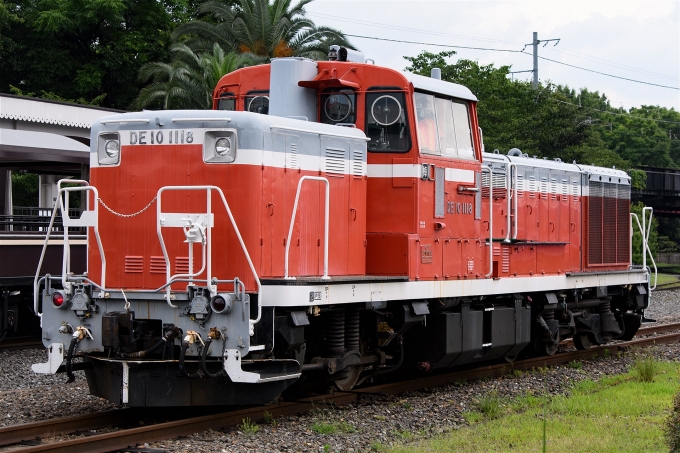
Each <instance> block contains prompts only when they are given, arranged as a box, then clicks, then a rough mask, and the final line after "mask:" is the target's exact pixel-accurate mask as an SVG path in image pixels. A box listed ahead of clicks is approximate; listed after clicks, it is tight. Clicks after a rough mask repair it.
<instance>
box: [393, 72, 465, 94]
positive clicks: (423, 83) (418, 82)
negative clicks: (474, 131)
mask: <svg viewBox="0 0 680 453" xmlns="http://www.w3.org/2000/svg"><path fill="white" fill-rule="evenodd" d="M400 73H401V74H402V75H403V76H404V77H406V79H408V81H409V82H411V83H412V84H413V87H414V88H415V89H416V90H423V91H429V92H431V93H439V94H443V95H446V96H451V97H454V98H458V99H465V100H466V101H477V97H476V96H475V95H474V94H472V91H470V90H469V89H468V88H467V87H464V86H463V85H458V84H457V83H451V82H445V81H443V80H439V79H433V78H431V77H425V76H421V75H418V74H413V73H411V72H403V71H400Z"/></svg>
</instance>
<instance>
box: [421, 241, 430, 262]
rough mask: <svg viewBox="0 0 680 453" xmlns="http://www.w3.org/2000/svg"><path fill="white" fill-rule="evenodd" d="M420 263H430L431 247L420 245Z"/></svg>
mask: <svg viewBox="0 0 680 453" xmlns="http://www.w3.org/2000/svg"><path fill="white" fill-rule="evenodd" d="M420 262H421V263H423V264H430V263H432V246H431V245H429V244H428V245H421V246H420Z"/></svg>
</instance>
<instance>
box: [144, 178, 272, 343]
mask: <svg viewBox="0 0 680 453" xmlns="http://www.w3.org/2000/svg"><path fill="white" fill-rule="evenodd" d="M171 190H173V191H182V190H205V191H206V197H207V203H206V204H207V206H206V207H207V211H208V212H207V213H206V214H207V215H208V225H207V227H206V243H207V278H206V280H207V282H209V283H210V292H211V295H215V294H216V293H217V285H213V284H212V276H211V273H212V242H211V241H210V230H211V228H212V226H211V222H210V216H211V215H212V206H211V204H212V197H211V194H212V191H213V190H214V191H216V192H217V193H218V194H219V195H220V198H221V199H222V204H223V205H224V208H225V209H226V211H227V215H228V216H229V220H230V221H231V225H232V227H233V228H234V232H235V233H236V237H237V238H238V241H239V244H240V245H241V249H242V250H243V253H244V255H245V256H246V260H247V261H248V266H249V267H250V271H251V272H252V273H253V277H255V283H256V284H257V293H258V297H259V298H260V299H259V300H258V304H257V318H255V319H251V320H250V327H251V334H252V330H253V326H254V325H255V324H257V323H258V322H260V319H262V284H261V283H260V277H259V276H258V275H257V271H256V270H255V266H254V265H253V261H252V260H251V259H250V254H249V253H248V249H247V248H246V244H245V242H243V237H242V236H241V232H240V231H239V229H238V225H236V220H234V216H233V214H232V212H231V208H230V207H229V203H227V199H226V197H225V196H224V192H222V189H220V188H219V187H217V186H165V187H161V188H160V189H158V193H157V194H156V196H157V197H158V205H157V206H156V232H157V233H158V239H159V240H160V243H161V249H162V250H163V256H164V257H165V260H166V277H168V279H169V277H170V266H169V257H168V252H167V249H166V248H165V241H164V240H163V234H162V232H161V228H162V225H161V222H160V218H161V214H162V213H163V211H162V210H161V205H162V203H161V199H162V194H163V192H165V191H171ZM205 255H206V254H205V253H204V256H205ZM166 283H167V282H166ZM170 294H171V289H170V286H169V285H168V286H167V303H168V305H170V306H171V307H174V308H176V306H175V305H173V304H172V302H171V298H170Z"/></svg>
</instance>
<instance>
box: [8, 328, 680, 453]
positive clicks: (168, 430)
mask: <svg viewBox="0 0 680 453" xmlns="http://www.w3.org/2000/svg"><path fill="white" fill-rule="evenodd" d="M668 332H673V333H668ZM654 334H657V335H656V336H652V335H654ZM638 335H639V336H644V337H643V338H638V339H634V340H632V341H627V342H621V343H616V344H609V345H606V346H599V347H593V348H590V349H587V350H585V351H569V352H563V353H558V354H555V355H553V356H546V357H536V358H531V359H526V360H520V361H516V362H514V363H501V364H493V365H487V366H481V367H476V368H473V369H469V370H462V371H454V372H451V373H445V374H444V373H442V374H436V375H432V376H427V377H424V378H419V379H413V380H408V381H401V382H393V383H388V384H383V385H378V386H373V387H366V388H360V389H356V390H353V391H351V392H337V393H334V394H331V395H320V396H315V397H310V398H305V399H302V400H298V401H290V402H282V403H278V404H272V405H269V406H258V407H253V408H247V409H240V410H234V411H229V412H219V413H211V414H208V415H205V412H206V410H207V411H210V410H211V409H210V408H207V409H204V408H203V409H200V410H201V411H202V413H203V415H201V416H191V415H190V412H191V411H190V410H187V409H183V410H182V411H183V412H182V414H179V415H177V416H176V419H174V420H170V421H163V422H160V423H155V424H150V425H144V426H138V425H139V423H140V422H142V421H145V420H148V418H149V417H151V418H154V415H153V413H154V410H153V409H151V408H146V409H144V410H139V409H119V410H114V411H107V412H100V413H95V414H87V415H81V416H75V417H65V418H59V419H54V420H48V421H40V422H35V423H26V424H21V425H14V426H9V427H5V428H0V446H7V445H14V444H22V443H23V444H24V445H28V446H26V447H25V448H21V449H19V450H16V451H20V452H23V453H37V452H64V453H66V452H68V453H78V452H83V453H105V452H111V451H116V450H121V449H125V448H128V447H130V446H135V445H137V444H140V443H142V444H143V443H148V442H155V441H159V440H164V439H170V438H175V437H178V436H186V435H190V434H193V433H196V432H201V431H206V430H208V429H214V430H217V429H222V428H227V427H233V426H236V425H239V424H241V423H242V421H243V419H246V418H249V419H250V420H252V421H253V422H256V421H260V420H262V419H264V413H265V411H267V412H268V413H269V414H270V416H272V417H281V416H286V415H296V414H300V413H304V412H306V411H307V410H309V409H310V408H311V407H312V406H313V405H315V404H317V403H321V402H325V403H332V404H335V405H336V406H342V405H345V404H350V403H356V402H358V401H361V400H365V399H367V398H368V399H370V398H375V397H376V396H387V395H394V394H399V393H403V392H407V391H416V390H422V389H425V388H432V387H439V386H443V385H448V384H452V383H455V382H458V381H460V380H462V379H467V380H470V379H479V378H482V377H495V376H500V375H503V374H507V373H510V372H512V371H513V370H531V369H535V368H539V367H548V366H554V365H558V364H562V363H568V362H571V361H575V360H584V359H587V358H592V357H597V356H603V355H606V354H612V353H616V352H618V351H623V350H626V349H629V348H631V347H636V346H637V347H645V346H653V345H655V344H662V343H672V342H678V341H680V323H674V324H662V325H659V326H652V327H645V328H641V329H640V331H639V332H638ZM161 410H162V409H161ZM213 410H216V409H213ZM165 412H166V413H165V414H164V415H163V418H164V420H167V418H168V417H167V415H168V414H167V412H168V411H165ZM157 413H159V412H157ZM110 426H116V427H119V428H121V429H119V430H117V431H112V432H108V433H102V434H93V435H89V436H84V437H78V438H75V439H69V440H64V441H60V442H54V443H47V444H40V445H30V444H31V443H35V442H36V440H39V439H44V438H46V437H54V436H58V435H64V434H71V433H76V434H77V433H82V432H85V431H91V430H95V429H100V428H105V427H110ZM130 426H133V427H130ZM126 427H129V428H126Z"/></svg>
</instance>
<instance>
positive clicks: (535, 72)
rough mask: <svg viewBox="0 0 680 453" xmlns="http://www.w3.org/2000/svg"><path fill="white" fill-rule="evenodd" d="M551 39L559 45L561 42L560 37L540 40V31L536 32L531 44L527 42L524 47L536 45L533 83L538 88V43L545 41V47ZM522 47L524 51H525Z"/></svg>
mask: <svg viewBox="0 0 680 453" xmlns="http://www.w3.org/2000/svg"><path fill="white" fill-rule="evenodd" d="M550 41H555V45H557V44H558V43H559V42H560V38H553V39H543V40H541V41H539V40H538V33H537V32H534V40H533V42H531V43H530V44H525V45H524V49H526V48H527V46H533V47H534V71H533V72H534V81H533V83H532V85H533V87H534V88H538V45H539V44H541V43H543V47H545V46H546V45H547V44H548V43H549V42H550ZM524 49H522V51H524Z"/></svg>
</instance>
